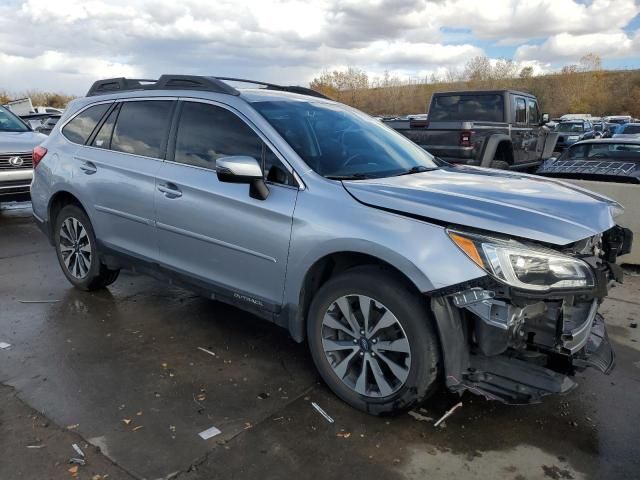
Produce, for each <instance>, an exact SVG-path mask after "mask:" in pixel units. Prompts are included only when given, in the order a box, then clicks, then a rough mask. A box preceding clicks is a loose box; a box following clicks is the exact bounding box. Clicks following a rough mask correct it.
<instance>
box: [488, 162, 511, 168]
mask: <svg viewBox="0 0 640 480" xmlns="http://www.w3.org/2000/svg"><path fill="white" fill-rule="evenodd" d="M489 168H495V169H498V170H509V163H507V162H505V161H504V160H491V163H490V164H489Z"/></svg>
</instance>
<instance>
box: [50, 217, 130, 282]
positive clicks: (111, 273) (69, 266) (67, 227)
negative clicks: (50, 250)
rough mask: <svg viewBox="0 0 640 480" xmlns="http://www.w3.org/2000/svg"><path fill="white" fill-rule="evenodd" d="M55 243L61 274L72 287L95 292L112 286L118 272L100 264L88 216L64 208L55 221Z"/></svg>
mask: <svg viewBox="0 0 640 480" xmlns="http://www.w3.org/2000/svg"><path fill="white" fill-rule="evenodd" d="M54 228H55V231H54V240H55V246H56V253H57V255H58V262H59V263H60V267H61V268H62V272H63V273H64V275H65V276H66V277H67V279H68V280H69V282H71V284H73V286H75V287H77V288H79V289H81V290H97V289H99V288H104V287H106V286H107V285H110V284H112V283H113V282H115V281H116V278H118V274H119V273H120V270H111V269H109V268H107V267H106V266H105V265H104V264H102V262H101V261H100V256H99V253H98V249H97V242H96V236H95V233H94V232H93V227H92V225H91V221H90V220H89V217H88V216H87V214H86V213H85V212H84V210H82V209H81V208H80V207H78V206H76V205H67V206H65V207H64V208H63V209H62V210H60V213H59V214H58V216H57V217H56V223H55V227H54Z"/></svg>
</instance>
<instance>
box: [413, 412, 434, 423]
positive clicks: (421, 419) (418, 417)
mask: <svg viewBox="0 0 640 480" xmlns="http://www.w3.org/2000/svg"><path fill="white" fill-rule="evenodd" d="M408 413H409V415H410V416H412V417H413V418H415V419H416V420H418V421H419V422H433V417H427V416H426V415H422V414H421V413H418V412H416V411H415V410H410V411H409V412H408Z"/></svg>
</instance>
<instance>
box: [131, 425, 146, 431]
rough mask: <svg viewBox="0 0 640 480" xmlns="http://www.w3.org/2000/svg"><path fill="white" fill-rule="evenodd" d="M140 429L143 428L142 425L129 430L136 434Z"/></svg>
mask: <svg viewBox="0 0 640 480" xmlns="http://www.w3.org/2000/svg"><path fill="white" fill-rule="evenodd" d="M141 428H144V425H138V426H137V427H133V428H132V429H131V431H132V432H137V431H138V430H140V429H141Z"/></svg>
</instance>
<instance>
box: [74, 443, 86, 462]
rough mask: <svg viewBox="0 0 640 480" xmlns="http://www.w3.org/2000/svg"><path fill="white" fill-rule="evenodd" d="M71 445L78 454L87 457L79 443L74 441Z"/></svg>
mask: <svg viewBox="0 0 640 480" xmlns="http://www.w3.org/2000/svg"><path fill="white" fill-rule="evenodd" d="M71 447H72V448H73V449H74V450H75V451H76V453H77V454H78V455H80V456H81V457H83V458H84V457H85V454H84V452H83V451H82V450H81V449H80V447H79V446H78V444H77V443H74V444H73V445H71Z"/></svg>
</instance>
